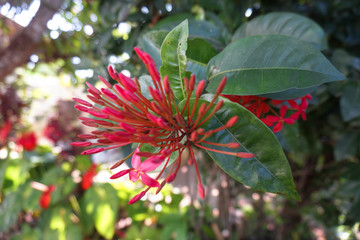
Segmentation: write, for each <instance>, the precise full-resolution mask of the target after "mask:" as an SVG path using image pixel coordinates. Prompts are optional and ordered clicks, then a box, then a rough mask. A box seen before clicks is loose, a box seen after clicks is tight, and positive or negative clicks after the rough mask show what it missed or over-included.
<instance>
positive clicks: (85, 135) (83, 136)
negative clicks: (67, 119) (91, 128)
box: [77, 134, 97, 139]
mask: <svg viewBox="0 0 360 240" xmlns="http://www.w3.org/2000/svg"><path fill="white" fill-rule="evenodd" d="M77 136H78V137H79V138H82V139H96V138H97V137H96V136H95V135H92V134H79V135H77Z"/></svg>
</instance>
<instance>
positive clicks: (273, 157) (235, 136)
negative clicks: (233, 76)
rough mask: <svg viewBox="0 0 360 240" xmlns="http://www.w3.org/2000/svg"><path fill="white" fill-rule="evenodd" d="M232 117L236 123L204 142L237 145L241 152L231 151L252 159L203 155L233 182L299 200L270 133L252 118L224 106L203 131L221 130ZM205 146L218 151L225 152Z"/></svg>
mask: <svg viewBox="0 0 360 240" xmlns="http://www.w3.org/2000/svg"><path fill="white" fill-rule="evenodd" d="M233 116H238V117H239V120H238V122H237V123H236V124H235V125H234V126H233V127H231V128H227V129H225V130H223V131H220V132H218V133H216V134H213V135H212V136H211V137H209V138H208V139H207V140H208V141H210V142H216V143H230V142H237V143H239V144H240V145H241V148H239V149H236V150H231V149H230V150H231V151H236V152H239V151H241V152H244V151H245V152H251V153H253V154H255V157H253V158H239V157H235V156H230V155H225V154H221V153H215V152H212V151H207V152H208V154H209V155H210V156H211V157H212V158H213V159H214V161H215V162H216V163H217V164H218V165H219V166H220V167H221V168H222V169H223V170H224V171H225V172H226V173H227V174H229V175H230V176H232V177H233V178H234V179H236V180H238V181H239V182H242V183H243V184H245V185H248V186H250V187H252V188H254V189H257V190H261V191H267V192H272V193H281V194H284V195H286V196H288V197H290V198H294V199H299V195H298V193H297V192H296V190H295V185H294V182H293V179H292V174H291V169H290V166H289V163H288V161H287V159H286V157H285V154H284V152H283V150H282V148H281V146H280V144H279V143H278V141H277V139H276V137H275V136H274V134H273V133H272V131H271V130H270V129H269V128H268V127H266V126H265V125H264V124H263V123H262V122H261V121H260V120H259V119H258V118H257V117H256V116H254V115H253V114H252V113H250V112H249V111H248V110H246V109H245V108H243V107H242V106H241V105H239V104H237V103H233V102H225V103H224V106H223V107H222V108H221V109H220V110H219V111H218V112H217V113H216V115H215V117H214V118H213V120H212V121H211V122H210V124H209V126H208V127H207V129H216V128H218V127H221V126H223V125H224V124H226V122H227V121H228V120H229V119H230V118H231V117H233ZM204 145H205V146H207V147H209V148H213V149H218V150H222V151H229V149H228V148H224V147H215V146H212V145H206V144H204Z"/></svg>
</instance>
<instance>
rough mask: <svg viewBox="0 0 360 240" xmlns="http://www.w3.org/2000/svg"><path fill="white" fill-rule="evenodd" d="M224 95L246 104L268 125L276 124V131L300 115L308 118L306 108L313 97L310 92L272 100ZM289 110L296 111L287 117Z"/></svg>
mask: <svg viewBox="0 0 360 240" xmlns="http://www.w3.org/2000/svg"><path fill="white" fill-rule="evenodd" d="M222 96H223V97H226V98H228V99H229V100H231V101H233V102H236V103H239V104H240V105H242V106H244V107H245V108H246V109H248V110H249V111H250V112H252V113H253V114H255V115H256V116H257V117H258V118H259V119H260V120H261V121H263V122H264V123H265V124H266V125H267V126H268V127H272V126H274V127H273V131H274V132H279V131H281V129H282V128H283V126H284V123H286V124H294V123H295V121H296V120H298V119H299V117H300V116H301V118H302V119H303V120H306V115H305V110H306V109H307V107H308V106H309V104H308V100H311V99H312V97H311V95H310V94H308V95H305V96H303V97H301V98H297V99H291V100H270V99H269V98H266V97H258V96H236V95H222ZM275 106H277V107H275ZM278 107H280V113H278V111H277V108H278ZM288 110H290V111H295V112H292V114H291V115H290V116H288V117H286V115H287V113H288Z"/></svg>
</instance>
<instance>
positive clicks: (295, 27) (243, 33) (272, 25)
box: [232, 12, 327, 50]
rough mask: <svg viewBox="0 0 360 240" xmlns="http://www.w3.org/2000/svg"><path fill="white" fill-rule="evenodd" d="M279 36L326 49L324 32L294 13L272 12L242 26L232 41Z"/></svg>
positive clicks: (308, 20)
mask: <svg viewBox="0 0 360 240" xmlns="http://www.w3.org/2000/svg"><path fill="white" fill-rule="evenodd" d="M268 34H279V35H286V36H291V37H294V38H298V39H301V40H303V41H306V42H310V43H312V44H313V45H314V46H316V48H318V49H320V50H322V49H325V48H327V42H326V36H325V32H324V30H323V29H322V28H321V27H320V26H319V25H318V24H317V23H316V22H314V21H313V20H311V19H309V18H307V17H304V16H301V15H299V14H295V13H289V12H272V13H268V14H266V15H264V16H259V17H256V18H254V19H252V20H251V21H249V22H246V23H244V24H242V25H241V26H240V27H239V28H238V29H237V30H236V32H235V33H234V36H233V38H232V41H236V40H238V39H240V38H244V37H248V36H254V35H268Z"/></svg>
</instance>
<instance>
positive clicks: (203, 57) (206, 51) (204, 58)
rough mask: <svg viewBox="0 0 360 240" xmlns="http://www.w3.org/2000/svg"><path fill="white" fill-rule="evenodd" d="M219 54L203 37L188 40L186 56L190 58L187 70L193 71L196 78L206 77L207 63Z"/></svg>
mask: <svg viewBox="0 0 360 240" xmlns="http://www.w3.org/2000/svg"><path fill="white" fill-rule="evenodd" d="M216 54H217V51H216V50H215V48H214V47H213V46H212V45H211V44H210V43H208V42H207V41H205V40H204V39H201V38H194V39H192V40H189V41H188V49H187V51H186V56H187V58H188V62H187V67H186V70H187V71H189V72H191V73H193V74H194V75H195V76H196V79H197V80H198V81H199V80H202V79H206V65H207V63H208V62H209V61H210V59H211V58H212V57H214V56H215V55H216Z"/></svg>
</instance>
